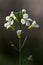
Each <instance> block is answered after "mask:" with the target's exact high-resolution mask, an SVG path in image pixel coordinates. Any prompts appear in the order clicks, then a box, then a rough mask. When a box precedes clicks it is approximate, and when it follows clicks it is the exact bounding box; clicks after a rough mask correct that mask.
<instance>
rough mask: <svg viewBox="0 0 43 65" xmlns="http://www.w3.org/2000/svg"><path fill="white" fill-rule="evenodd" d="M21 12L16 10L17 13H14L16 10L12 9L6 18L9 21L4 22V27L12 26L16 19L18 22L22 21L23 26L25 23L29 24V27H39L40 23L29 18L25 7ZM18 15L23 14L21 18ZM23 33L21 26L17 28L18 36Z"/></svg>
mask: <svg viewBox="0 0 43 65" xmlns="http://www.w3.org/2000/svg"><path fill="white" fill-rule="evenodd" d="M20 12H21V13H20ZM20 12H19V14H18V12H15V14H14V12H13V11H12V12H11V14H10V15H9V16H6V18H5V20H6V21H7V23H5V24H4V27H6V28H7V29H8V28H10V27H11V26H12V25H13V24H14V22H15V20H16V21H18V22H17V23H21V26H22V25H24V24H25V25H26V26H27V29H31V28H39V25H38V24H37V23H36V21H35V20H32V19H31V18H29V15H28V14H27V12H26V10H25V9H22V11H20ZM16 13H17V14H16ZM18 15H22V16H20V17H21V18H19V16H18ZM17 16H18V18H17ZM19 19H20V21H19ZM30 22H31V23H30ZM18 26H19V27H20V25H19V24H18ZM21 33H22V30H21V28H20V29H18V30H17V36H18V35H19V37H20V35H21Z"/></svg>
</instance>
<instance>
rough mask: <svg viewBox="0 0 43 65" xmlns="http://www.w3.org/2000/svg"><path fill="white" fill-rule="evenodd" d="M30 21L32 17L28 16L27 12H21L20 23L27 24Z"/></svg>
mask: <svg viewBox="0 0 43 65" xmlns="http://www.w3.org/2000/svg"><path fill="white" fill-rule="evenodd" d="M30 21H32V19H31V18H28V14H27V13H25V14H23V18H22V19H21V23H22V24H26V26H29V25H30Z"/></svg>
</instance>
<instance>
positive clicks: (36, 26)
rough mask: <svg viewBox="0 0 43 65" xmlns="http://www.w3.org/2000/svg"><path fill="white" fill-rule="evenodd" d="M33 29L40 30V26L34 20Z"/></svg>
mask: <svg viewBox="0 0 43 65" xmlns="http://www.w3.org/2000/svg"><path fill="white" fill-rule="evenodd" d="M32 27H35V28H39V25H38V24H37V23H36V21H35V20H34V21H33V23H32Z"/></svg>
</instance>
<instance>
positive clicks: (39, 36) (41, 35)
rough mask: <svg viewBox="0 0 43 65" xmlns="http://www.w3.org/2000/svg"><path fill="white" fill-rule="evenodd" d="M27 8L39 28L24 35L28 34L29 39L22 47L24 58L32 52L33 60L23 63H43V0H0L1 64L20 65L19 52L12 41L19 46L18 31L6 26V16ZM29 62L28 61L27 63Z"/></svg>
mask: <svg viewBox="0 0 43 65" xmlns="http://www.w3.org/2000/svg"><path fill="white" fill-rule="evenodd" d="M24 8H25V9H26V10H27V13H28V14H29V17H31V18H32V19H33V20H34V19H35V20H36V21H37V23H38V24H39V26H40V27H39V29H32V30H29V31H27V32H25V34H24V35H23V40H24V37H25V35H28V39H27V42H26V44H25V45H24V48H23V49H22V50H23V51H22V56H23V60H24V59H25V58H27V57H28V56H29V55H30V54H32V56H33V60H32V61H26V60H25V62H23V63H24V64H23V65H41V64H42V63H43V0H0V65H18V55H19V53H18V52H17V51H16V50H15V48H13V47H11V45H10V41H12V42H13V44H15V45H16V46H17V47H18V39H17V36H16V33H15V32H13V31H11V29H9V30H6V29H5V28H4V23H5V22H6V21H5V17H6V16H7V15H9V14H10V12H11V11H19V10H22V9H24ZM26 62H27V63H26Z"/></svg>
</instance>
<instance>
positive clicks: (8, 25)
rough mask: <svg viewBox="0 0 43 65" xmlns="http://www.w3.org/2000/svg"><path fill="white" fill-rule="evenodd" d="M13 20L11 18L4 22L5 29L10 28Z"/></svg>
mask: <svg viewBox="0 0 43 65" xmlns="http://www.w3.org/2000/svg"><path fill="white" fill-rule="evenodd" d="M13 23H14V21H13V20H10V19H9V21H8V22H7V23H5V24H4V27H6V28H7V29H8V28H10V26H11V25H13Z"/></svg>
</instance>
